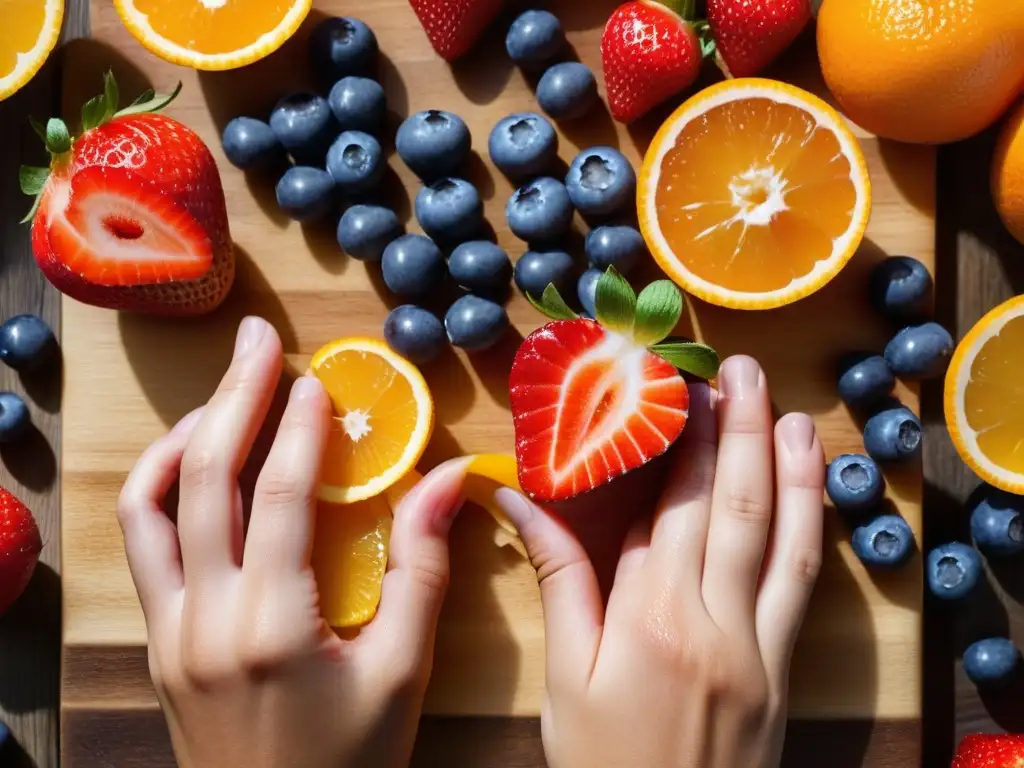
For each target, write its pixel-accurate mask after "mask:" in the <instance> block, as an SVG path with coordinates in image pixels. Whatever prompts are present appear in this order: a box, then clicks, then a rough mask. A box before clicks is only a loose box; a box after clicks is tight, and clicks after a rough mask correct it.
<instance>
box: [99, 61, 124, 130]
mask: <svg viewBox="0 0 1024 768" xmlns="http://www.w3.org/2000/svg"><path fill="white" fill-rule="evenodd" d="M103 97H104V98H103V100H104V102H105V106H106V110H105V111H104V113H103V120H102V121H101V122H102V123H105V122H107V120H109V119H110V118H112V117H113V116H114V113H115V112H117V104H118V102H119V101H120V99H121V94H120V93H118V90H117V80H115V79H114V73H113V72H111V71H110V70H109V69H108V70H107V71H106V73H105V74H104V75H103Z"/></svg>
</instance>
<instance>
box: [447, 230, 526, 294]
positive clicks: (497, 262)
mask: <svg viewBox="0 0 1024 768" xmlns="http://www.w3.org/2000/svg"><path fill="white" fill-rule="evenodd" d="M448 271H449V272H451V275H452V278H453V279H454V280H455V282H456V283H458V284H459V285H460V286H462V287H463V288H465V289H466V290H469V291H473V292H474V293H484V294H497V293H501V291H503V290H505V289H506V288H508V284H509V281H510V280H511V279H512V262H511V261H509V258H508V254H507V253H505V251H503V250H502V249H501V248H499V247H498V246H497V245H495V244H494V243H491V242H488V241H487V240H473V241H471V242H468V243H463V244H462V245H460V246H459V247H458V248H456V249H455V250H454V251H452V255H451V256H450V257H449V258H448Z"/></svg>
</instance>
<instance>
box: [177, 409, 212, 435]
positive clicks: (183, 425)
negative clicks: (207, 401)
mask: <svg viewBox="0 0 1024 768" xmlns="http://www.w3.org/2000/svg"><path fill="white" fill-rule="evenodd" d="M205 408H206V406H201V407H199V408H196V409H195V410H194V411H192V413H188V414H185V415H184V416H183V417H182V418H181V421H179V422H178V423H177V424H175V425H174V429H172V430H171V434H172V435H175V436H177V435H181V434H185V433H187V432H191V431H192V428H193V427H195V425H196V424H198V423H199V419H200V418H202V416H203V411H204V410H205Z"/></svg>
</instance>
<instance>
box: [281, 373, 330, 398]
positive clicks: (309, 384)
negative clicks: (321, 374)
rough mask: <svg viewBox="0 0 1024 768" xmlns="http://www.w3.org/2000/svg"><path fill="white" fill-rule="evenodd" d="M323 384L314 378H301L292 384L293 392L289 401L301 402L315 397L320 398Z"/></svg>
mask: <svg viewBox="0 0 1024 768" xmlns="http://www.w3.org/2000/svg"><path fill="white" fill-rule="evenodd" d="M323 388H324V386H323V384H321V383H320V380H319V379H317V378H314V377H313V376H300V377H299V378H297V379H296V380H295V383H294V384H292V391H291V394H290V395H289V399H290V400H291V401H293V402H296V403H298V402H301V401H303V400H309V399H311V398H313V397H318V396H319V395H320V393H321V392H322V391H323Z"/></svg>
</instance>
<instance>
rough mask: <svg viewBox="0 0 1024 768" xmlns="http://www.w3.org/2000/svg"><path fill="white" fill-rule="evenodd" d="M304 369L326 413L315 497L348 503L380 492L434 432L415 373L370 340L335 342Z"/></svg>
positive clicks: (428, 401)
mask: <svg viewBox="0 0 1024 768" xmlns="http://www.w3.org/2000/svg"><path fill="white" fill-rule="evenodd" d="M310 367H311V369H312V371H313V375H315V376H316V377H317V378H318V379H320V381H321V383H323V385H324V389H325V390H326V391H327V394H328V396H329V397H330V399H331V404H332V406H333V407H334V423H333V427H332V429H331V435H330V438H329V440H328V444H327V453H326V455H325V457H324V464H323V468H322V470H321V476H320V482H321V485H320V498H321V499H323V500H324V501H328V502H332V503H335V504H351V503H353V502H356V501H362V500H363V499H368V498H370V497H371V496H376V495H378V494H380V493H383V492H384V491H386V490H387V489H388V488H389V487H391V486H392V485H394V484H395V483H396V482H398V481H399V480H400V479H401V478H402V477H404V476H405V475H406V474H408V472H409V471H410V470H411V469H412V468H413V467H415V466H416V462H418V461H419V460H420V457H421V456H422V455H423V451H424V450H425V449H426V447H427V443H428V442H429V440H430V434H431V430H432V429H433V426H434V401H433V399H432V398H431V396H430V390H429V389H428V387H427V382H426V381H425V380H424V379H423V375H422V374H421V373H420V372H419V370H418V369H417V368H416V366H414V365H413V364H412V363H410V362H409V361H408V360H406V359H405V358H403V357H400V356H398V355H397V354H395V353H394V352H393V351H391V349H390V348H389V347H388V346H387V345H386V344H384V343H382V342H380V341H375V340H373V339H340V340H338V341H334V342H331V343H330V344H328V345H327V346H325V347H324V348H323V349H321V350H320V351H319V352H317V353H316V355H315V356H314V357H313V362H312V363H310Z"/></svg>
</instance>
